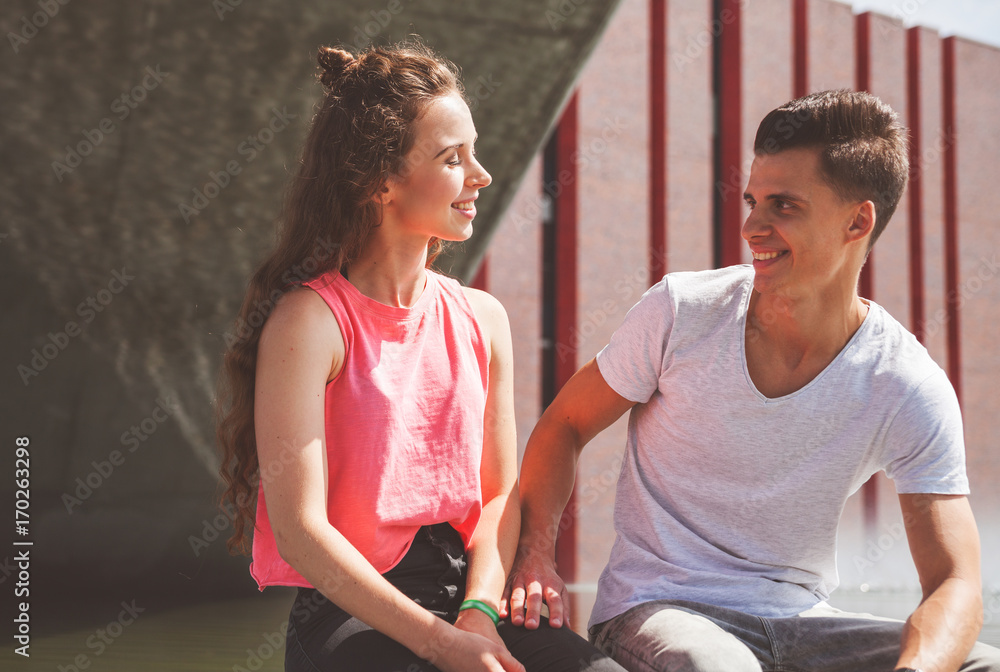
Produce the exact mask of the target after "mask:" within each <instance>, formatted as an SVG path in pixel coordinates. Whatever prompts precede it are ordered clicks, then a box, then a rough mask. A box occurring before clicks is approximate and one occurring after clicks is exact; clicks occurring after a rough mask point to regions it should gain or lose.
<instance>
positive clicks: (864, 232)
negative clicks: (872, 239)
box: [847, 201, 875, 241]
mask: <svg viewBox="0 0 1000 672" xmlns="http://www.w3.org/2000/svg"><path fill="white" fill-rule="evenodd" d="M853 214H854V219H853V221H851V224H850V226H848V227H847V237H848V240H851V241H854V240H860V239H862V238H865V237H867V236H870V235H871V234H872V232H873V231H875V204H874V203H872V202H871V201H863V202H861V203H859V204H858V205H857V206H855V208H854V211H853Z"/></svg>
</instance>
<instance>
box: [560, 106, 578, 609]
mask: <svg viewBox="0 0 1000 672" xmlns="http://www.w3.org/2000/svg"><path fill="white" fill-rule="evenodd" d="M578 97H579V94H578V93H575V92H574V93H573V96H572V97H571V98H570V99H569V102H568V103H567V105H566V109H565V111H564V112H563V115H562V118H561V119H560V120H559V125H558V126H557V127H556V131H555V132H556V167H557V171H558V173H557V174H558V180H559V183H560V184H561V185H563V189H562V191H561V192H560V193H559V197H558V201H557V205H556V209H555V211H556V219H555V227H556V234H555V235H556V253H555V254H556V259H555V267H556V299H555V313H556V314H555V341H556V344H557V345H556V352H555V372H554V375H555V389H556V390H559V389H562V386H563V385H565V384H566V381H568V380H569V379H570V377H571V376H572V375H573V374H574V373H576V338H575V331H576V285H577V273H576V251H577V250H576V248H577V244H576V228H577V178H578V177H579V175H578V174H577V169H576V161H575V158H576V151H577V149H576V148H577V99H578ZM576 510H577V507H576V490H575V489H574V491H573V494H572V495H571V496H570V500H569V503H568V504H567V505H566V511H565V513H563V518H562V520H561V521H560V533H559V538H558V540H557V542H556V563H557V564H558V566H559V573H560V575H561V576H562V578H563V579H564V580H565V581H566V582H567V583H572V582H575V581H576V571H577V562H576V544H577V534H576V525H577V521H576V518H575V516H574V514H573V512H575V511H576ZM571 619H572V617H571Z"/></svg>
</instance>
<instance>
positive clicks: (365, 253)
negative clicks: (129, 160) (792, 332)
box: [219, 44, 621, 672]
mask: <svg viewBox="0 0 1000 672" xmlns="http://www.w3.org/2000/svg"><path fill="white" fill-rule="evenodd" d="M319 63H320V66H321V67H322V74H321V76H320V80H321V81H322V83H323V85H324V86H325V87H326V89H327V92H326V95H325V97H324V99H323V102H322V105H321V107H320V109H319V111H318V113H317V114H316V116H315V118H314V119H313V122H312V127H311V129H310V131H309V135H308V137H307V139H306V144H305V149H304V151H303V155H302V161H301V168H300V171H299V174H298V176H297V177H296V178H295V181H294V182H293V184H292V185H291V189H290V192H289V194H288V199H287V202H286V207H285V213H284V217H283V220H284V221H283V227H282V231H281V235H280V238H279V241H278V244H277V249H276V250H275V251H274V252H273V253H272V254H271V256H270V257H268V258H267V260H266V261H265V262H264V263H263V264H262V265H261V267H260V268H259V269H258V270H257V272H256V273H255V274H254V276H253V278H252V280H251V283H250V287H249V291H248V293H247V297H246V299H245V301H244V304H243V307H242V309H241V313H240V320H239V324H241V325H242V326H243V327H244V330H243V332H242V335H243V336H244V338H242V339H241V340H240V341H238V342H237V343H235V344H234V345H233V346H232V347H231V348H230V350H229V351H228V352H227V354H226V359H225V364H224V370H223V380H222V382H223V385H222V395H221V396H222V398H221V403H220V422H219V439H220V443H221V445H222V448H223V452H224V456H223V457H224V459H223V466H222V475H223V477H224V479H225V480H226V482H227V485H228V488H227V491H226V493H225V496H224V500H225V501H226V503H227V504H228V505H229V507H231V509H234V510H236V511H237V514H238V515H237V516H236V519H235V520H234V535H233V538H232V539H230V542H229V544H230V549H231V550H233V549H240V550H242V551H243V552H246V549H247V537H248V534H247V532H248V530H247V524H248V523H249V522H250V521H251V520H252V519H253V516H254V509H253V499H254V495H257V497H256V500H257V503H256V529H255V532H254V535H253V544H252V555H253V562H252V564H251V568H250V571H251V574H252V575H253V577H254V579H256V581H257V583H258V585H259V586H260V588H261V589H262V590H263V588H264V587H265V586H270V585H291V586H298V587H299V588H298V594H297V597H296V600H295V603H294V605H293V607H292V611H291V614H290V617H289V624H288V634H287V639H286V653H285V666H286V667H285V669H286V670H289V671H298V670H308V671H309V672H318V671H322V672H327V671H329V670H381V671H386V672H388V671H389V670H398V671H399V672H404V671H405V672H417V671H418V670H438V669H440V670H445V671H446V672H448V671H454V672H469V671H478V670H491V671H493V672H499V671H501V670H506V671H508V672H514V671H520V670H524V669H527V670H529V671H531V670H538V671H542V670H545V671H546V672H553V671H558V670H620V669H621V668H619V667H618V666H617V665H615V664H614V663H613V662H611V661H610V660H609V659H607V658H605V657H603V656H602V655H601V654H599V653H598V652H597V651H596V649H593V648H592V647H590V645H589V644H587V643H586V642H585V641H584V640H583V639H582V638H580V637H578V636H577V635H575V634H574V633H573V632H572V631H570V630H569V628H550V627H547V626H546V627H543V628H540V629H538V630H526V629H524V628H519V627H515V626H513V625H511V624H510V623H508V622H503V621H499V619H498V615H497V613H496V612H497V609H498V608H499V602H500V597H501V593H502V591H503V587H504V580H505V576H506V571H507V569H509V567H510V563H511V561H512V558H513V554H514V550H515V547H516V544H517V538H518V531H519V526H520V512H519V506H518V498H517V478H516V446H515V436H514V419H513V400H512V397H513V394H512V384H511V377H512V362H511V359H512V357H511V340H510V328H509V326H508V323H507V317H506V313H505V312H504V309H503V308H502V306H501V305H500V303H499V302H498V301H496V299H494V298H493V297H491V296H490V295H488V294H486V293H484V292H479V291H476V290H472V289H465V288H462V287H461V286H460V285H459V284H458V283H457V282H456V281H454V280H451V279H449V278H446V277H444V276H441V275H439V274H437V273H435V272H434V271H432V270H430V269H429V268H428V266H429V264H430V263H431V261H432V260H433V258H434V256H435V254H436V253H437V252H438V249H439V247H440V245H441V242H442V241H461V240H465V239H467V238H468V237H469V236H470V235H471V234H472V221H473V218H474V217H475V215H476V208H475V201H476V199H477V198H478V196H479V191H480V190H481V189H483V188H484V187H486V186H488V185H489V183H490V179H491V178H490V175H489V174H488V173H487V172H486V170H485V169H484V168H483V167H482V166H481V165H480V164H479V162H478V161H477V160H476V156H475V151H474V149H473V147H474V144H475V141H476V130H475V126H474V125H473V122H472V116H471V114H470V112H469V108H468V106H467V104H466V102H465V100H464V99H463V97H462V93H461V88H460V84H459V82H458V79H457V76H456V72H455V69H454V66H453V65H451V64H450V63H448V62H447V61H445V60H443V59H440V58H438V57H436V56H434V55H433V54H432V53H431V52H430V51H429V50H427V49H426V48H425V47H422V46H420V45H419V44H404V45H398V46H395V47H373V48H370V49H369V50H367V51H366V52H365V53H363V54H361V55H360V56H358V57H357V58H354V57H353V56H352V55H351V54H349V53H347V52H345V51H342V50H340V49H331V48H324V49H321V50H320V52H319ZM262 322H263V324H262V326H258V327H256V328H255V327H253V325H254V324H255V323H256V324H258V325H260V324H261V323H262ZM258 479H259V491H258V486H257V484H256V483H257V481H258ZM498 621H499V623H498ZM426 661H430V662H426ZM518 661H521V662H523V663H524V667H522V665H521V662H518Z"/></svg>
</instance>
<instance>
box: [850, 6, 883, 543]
mask: <svg viewBox="0 0 1000 672" xmlns="http://www.w3.org/2000/svg"><path fill="white" fill-rule="evenodd" d="M854 88H855V90H857V91H869V90H871V14H869V13H868V12H865V13H864V14H858V15H856V16H855V17H854ZM874 261H875V260H874V258H873V257H872V255H868V261H866V262H865V265H864V266H863V267H862V268H861V278H860V279H859V280H858V294H860V295H861V296H863V297H865V298H867V299H874V298H875V296H874V295H875V288H874V286H873V280H872V275H873V274H874V270H873V266H874V263H873V262H874ZM861 502H862V507H863V509H864V519H865V530H866V531H867V532H868V534H869V535H870V534H872V533H873V532H874V531H875V528H876V525H877V524H878V481H877V480H876V477H875V476H873V477H872V478H870V479H868V482H867V483H865V484H864V485H863V486H862V488H861Z"/></svg>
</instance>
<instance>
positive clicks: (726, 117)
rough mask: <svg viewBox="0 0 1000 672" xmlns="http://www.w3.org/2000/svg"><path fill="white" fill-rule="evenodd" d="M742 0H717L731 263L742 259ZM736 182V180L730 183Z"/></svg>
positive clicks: (725, 232)
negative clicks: (728, 187) (719, 25)
mask: <svg viewBox="0 0 1000 672" xmlns="http://www.w3.org/2000/svg"><path fill="white" fill-rule="evenodd" d="M743 2H744V0H719V16H718V17H716V19H717V20H718V21H719V22H720V24H721V25H722V26H723V28H722V30H721V32H720V33H719V36H718V38H717V39H718V40H719V50H718V53H719V63H718V68H719V91H718V100H717V104H718V108H719V112H718V114H719V137H718V143H719V170H720V174H719V175H717V176H716V182H717V183H718V184H726V185H729V186H732V187H735V188H732V189H720V190H719V191H721V195H720V202H719V205H720V216H721V230H720V232H719V233H720V236H721V240H720V241H719V256H720V259H719V261H720V263H721V265H722V266H732V265H733V264H738V263H740V261H741V260H742V255H741V253H742V250H743V238H742V236H741V235H740V227H741V226H742V224H743V186H744V177H743V173H742V170H741V166H742V163H743V145H742V138H741V137H740V135H741V133H740V123H741V111H742V109H743V99H742V98H743V95H742V83H741V80H742V76H743V64H742V59H741V55H740V33H741V32H742V29H741V28H740V23H741V21H740V18H741V6H742V4H743ZM733 182H736V184H733Z"/></svg>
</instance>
